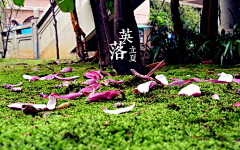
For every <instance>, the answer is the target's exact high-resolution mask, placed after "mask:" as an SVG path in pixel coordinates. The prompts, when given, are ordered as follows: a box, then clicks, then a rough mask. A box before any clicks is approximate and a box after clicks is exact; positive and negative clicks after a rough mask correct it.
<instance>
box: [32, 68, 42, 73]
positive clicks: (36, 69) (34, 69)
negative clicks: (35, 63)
mask: <svg viewBox="0 0 240 150" xmlns="http://www.w3.org/2000/svg"><path fill="white" fill-rule="evenodd" d="M40 69H41V68H33V71H35V72H36V71H38V70H40Z"/></svg>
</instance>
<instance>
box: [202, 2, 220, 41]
mask: <svg viewBox="0 0 240 150" xmlns="http://www.w3.org/2000/svg"><path fill="white" fill-rule="evenodd" d="M200 32H201V34H202V35H204V36H205V37H206V38H207V39H208V40H214V39H215V35H216V34H217V32H218V0H203V11H202V17H201V27H200Z"/></svg>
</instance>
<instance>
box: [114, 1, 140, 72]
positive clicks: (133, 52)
mask: <svg viewBox="0 0 240 150" xmlns="http://www.w3.org/2000/svg"><path fill="white" fill-rule="evenodd" d="M114 40H115V41H114V43H113V44H111V59H112V61H113V68H114V69H115V70H116V71H117V73H118V74H120V75H130V74H132V73H131V71H130V69H135V70H137V71H138V72H140V73H142V72H143V64H142V60H141V58H140V41H139V33H138V28H137V23H136V20H135V17H134V14H133V7H132V0H115V1H114Z"/></svg>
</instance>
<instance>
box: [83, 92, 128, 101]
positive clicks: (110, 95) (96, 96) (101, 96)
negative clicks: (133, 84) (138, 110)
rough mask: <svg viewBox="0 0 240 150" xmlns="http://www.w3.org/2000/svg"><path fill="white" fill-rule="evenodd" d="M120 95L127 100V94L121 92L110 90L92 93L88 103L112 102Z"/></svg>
mask: <svg viewBox="0 0 240 150" xmlns="http://www.w3.org/2000/svg"><path fill="white" fill-rule="evenodd" d="M119 94H122V97H123V99H124V98H125V93H124V92H122V91H120V90H110V91H105V92H99V93H91V94H89V96H88V97H87V101H99V100H106V99H107V100H110V99H114V98H115V97H117V96H118V95H119Z"/></svg>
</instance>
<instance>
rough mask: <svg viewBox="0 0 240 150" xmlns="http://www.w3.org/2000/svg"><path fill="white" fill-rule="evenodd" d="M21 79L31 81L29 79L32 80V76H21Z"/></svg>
mask: <svg viewBox="0 0 240 150" xmlns="http://www.w3.org/2000/svg"><path fill="white" fill-rule="evenodd" d="M23 78H24V79H27V80H31V79H32V78H33V76H30V75H26V74H24V75H23Z"/></svg>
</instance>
